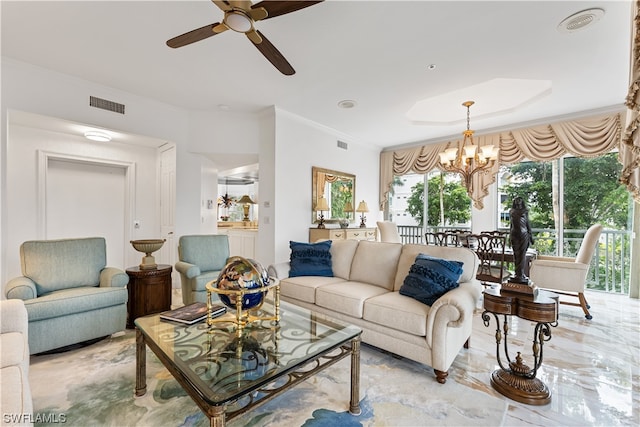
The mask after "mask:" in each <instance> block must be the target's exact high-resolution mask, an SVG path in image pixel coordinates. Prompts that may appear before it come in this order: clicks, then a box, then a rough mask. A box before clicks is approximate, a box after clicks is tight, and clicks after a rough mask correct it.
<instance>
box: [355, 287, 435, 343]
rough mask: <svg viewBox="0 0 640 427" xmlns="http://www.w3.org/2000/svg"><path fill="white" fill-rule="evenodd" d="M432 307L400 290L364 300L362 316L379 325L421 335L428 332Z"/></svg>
mask: <svg viewBox="0 0 640 427" xmlns="http://www.w3.org/2000/svg"><path fill="white" fill-rule="evenodd" d="M430 310H431V307H430V306H428V305H425V304H422V303H421V302H420V301H417V300H415V299H413V298H410V297H407V296H404V295H400V293H399V292H387V293H385V294H382V295H379V296H376V297H372V298H369V299H368V300H366V301H365V302H364V313H363V315H362V318H363V319H364V320H367V321H369V322H372V323H377V324H378V325H382V326H386V327H389V328H393V329H396V330H398V331H402V332H406V333H409V334H412V335H418V336H421V337H424V336H426V334H427V316H428V315H429V311H430Z"/></svg>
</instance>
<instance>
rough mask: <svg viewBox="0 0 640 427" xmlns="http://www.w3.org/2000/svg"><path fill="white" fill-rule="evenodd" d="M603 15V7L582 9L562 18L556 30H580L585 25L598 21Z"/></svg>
mask: <svg viewBox="0 0 640 427" xmlns="http://www.w3.org/2000/svg"><path fill="white" fill-rule="evenodd" d="M603 15H604V9H600V8H593V9H586V10H582V11H580V12H577V13H574V14H573V15H571V16H568V17H567V18H565V19H563V20H562V22H560V23H559V24H558V31H560V32H561V33H573V32H575V31H578V30H582V29H583V28H585V27H586V26H588V25H591V24H593V23H595V22H596V21H598V20H599V19H600V18H602V16H603Z"/></svg>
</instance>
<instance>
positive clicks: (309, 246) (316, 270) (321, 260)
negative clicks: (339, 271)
mask: <svg viewBox="0 0 640 427" xmlns="http://www.w3.org/2000/svg"><path fill="white" fill-rule="evenodd" d="M289 247H290V248H291V259H290V270H289V277H298V276H325V277H333V270H332V268H331V251H330V250H331V240H325V241H322V242H317V243H303V242H293V241H290V242H289Z"/></svg>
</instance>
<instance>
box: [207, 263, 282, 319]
mask: <svg viewBox="0 0 640 427" xmlns="http://www.w3.org/2000/svg"><path fill="white" fill-rule="evenodd" d="M268 285H269V274H268V273H267V270H266V269H265V268H264V267H263V266H262V264H260V263H259V262H257V261H254V260H252V259H249V258H243V257H240V256H233V257H230V258H229V259H227V265H225V266H224V268H223V269H222V271H221V272H220V274H219V275H218V280H217V282H216V285H215V286H216V287H217V288H218V289H220V290H232V291H237V292H233V293H230V294H223V293H220V294H219V295H218V296H219V297H220V301H222V303H223V304H224V305H226V306H227V307H229V308H233V309H236V308H237V298H242V309H243V310H252V309H258V308H260V306H261V305H262V303H263V302H264V298H265V297H266V296H267V292H268V290H265V291H264V292H246V291H249V290H253V289H258V288H264V287H266V286H268Z"/></svg>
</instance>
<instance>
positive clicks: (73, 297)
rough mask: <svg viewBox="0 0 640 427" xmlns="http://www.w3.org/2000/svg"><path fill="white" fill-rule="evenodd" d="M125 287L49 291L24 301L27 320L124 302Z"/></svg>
mask: <svg viewBox="0 0 640 427" xmlns="http://www.w3.org/2000/svg"><path fill="white" fill-rule="evenodd" d="M128 298H129V294H128V292H127V289H126V288H93V287H81V288H73V289H63V290H61V291H56V292H51V293H49V294H45V295H42V296H40V297H39V298H36V299H31V300H28V301H25V303H24V305H25V307H26V309H27V312H28V313H29V322H36V321H39V320H45V319H50V318H53V317H60V316H67V315H70V314H74V313H82V312H85V311H92V310H97V309H100V308H104V307H111V306H115V305H121V304H125V303H126V302H127V299H128Z"/></svg>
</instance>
